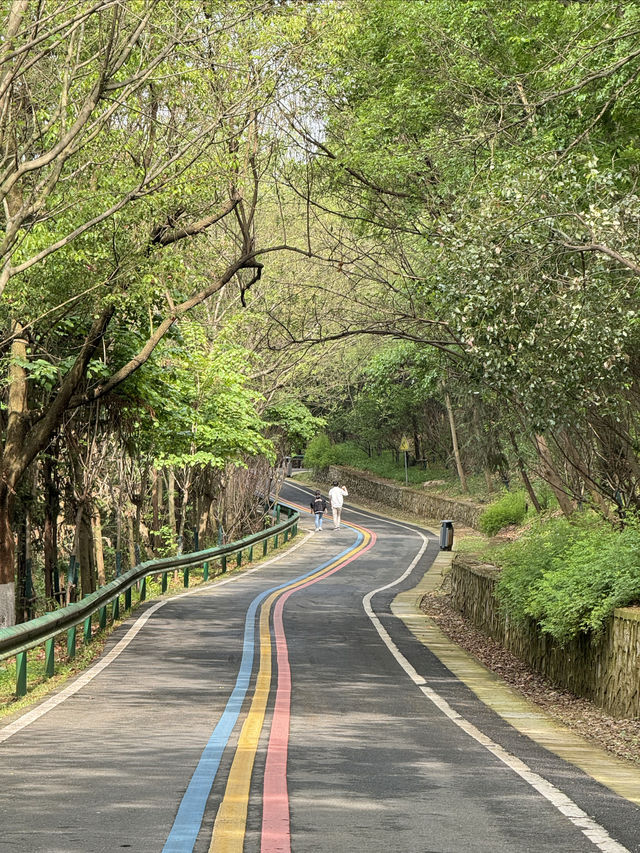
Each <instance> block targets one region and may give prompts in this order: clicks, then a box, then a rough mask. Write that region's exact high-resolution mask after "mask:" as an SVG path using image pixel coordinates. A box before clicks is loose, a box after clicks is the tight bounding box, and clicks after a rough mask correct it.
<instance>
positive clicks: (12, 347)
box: [0, 0, 303, 624]
mask: <svg viewBox="0 0 640 853" xmlns="http://www.w3.org/2000/svg"><path fill="white" fill-rule="evenodd" d="M5 12H6V22H7V27H6V31H7V34H8V36H7V38H6V39H5V40H4V41H3V44H2V49H1V52H0V106H1V107H2V109H1V110H0V141H1V142H2V148H1V149H0V150H2V152H3V159H2V162H1V164H0V166H1V171H0V199H1V200H2V202H3V210H4V222H3V226H4V237H3V239H2V241H1V242H0V293H1V294H2V302H1V303H0V327H1V328H2V329H3V332H4V334H3V338H2V347H3V351H4V353H5V365H6V410H5V412H4V422H3V424H2V427H3V430H2V433H3V445H2V448H1V453H0V624H8V623H11V622H12V621H13V615H12V614H13V598H14V596H13V572H14V536H13V529H12V518H13V512H14V505H15V495H16V490H17V487H18V484H19V483H20V482H21V480H22V478H23V477H24V476H25V473H26V472H27V470H28V469H29V466H30V465H32V463H33V462H34V460H36V459H37V458H38V457H39V454H41V453H42V452H43V451H44V450H45V449H46V448H47V446H48V445H49V443H50V442H51V441H52V440H53V439H54V438H55V436H56V434H57V432H58V430H59V427H60V425H61V423H62V421H63V419H64V417H65V415H66V413H68V412H69V411H73V410H76V409H78V408H80V407H84V406H87V405H93V404H95V403H96V402H97V401H100V400H105V399H106V398H107V397H108V396H109V395H110V394H112V392H114V391H115V389H117V388H119V387H120V386H121V385H122V383H123V382H125V380H127V379H128V378H129V377H131V376H132V375H133V374H134V372H135V371H136V370H138V369H139V368H140V366H141V365H143V364H144V363H145V362H146V361H147V360H148V359H149V358H150V356H151V355H152V353H153V352H154V350H155V349H156V347H157V346H158V344H159V343H160V341H161V340H162V339H163V337H164V336H165V335H166V334H167V332H168V331H169V330H170V329H171V328H172V326H173V325H174V324H175V323H176V322H177V321H178V320H179V319H180V318H181V317H184V316H185V315H186V314H187V313H188V312H190V311H193V310H194V309H196V308H197V307H198V306H200V305H202V304H203V303H204V302H206V300H207V299H209V298H210V297H211V296H212V295H213V294H216V293H219V292H220V291H221V290H223V289H224V288H225V287H226V286H227V285H228V284H229V283H231V282H234V283H235V285H236V286H237V287H238V289H239V291H240V293H241V294H245V293H246V292H247V291H248V290H249V289H250V288H251V286H252V285H253V284H254V283H255V282H256V281H257V280H258V279H259V278H260V274H261V270H262V262H261V261H260V260H259V257H258V256H259V255H260V254H262V255H267V254H268V253H269V251H274V250H275V249H276V248H277V246H274V245H273V244H272V245H270V246H269V245H268V244H263V245H261V246H258V244H257V242H256V225H255V213H256V206H257V204H258V199H259V193H258V187H259V183H260V180H261V176H262V168H261V166H260V160H261V158H266V160H267V161H268V157H269V153H270V152H269V143H268V140H267V139H265V140H264V141H263V140H262V136H261V133H262V125H261V121H262V118H263V116H265V115H266V114H267V113H268V110H269V109H270V108H271V105H273V104H274V102H275V100H276V99H277V97H278V96H279V90H278V80H279V77H280V76H281V74H282V66H283V64H284V63H285V61H286V58H287V55H288V52H289V51H291V50H293V49H294V48H295V47H296V45H295V41H296V38H297V37H303V36H302V35H301V29H300V27H296V26H291V21H295V17H296V15H297V10H296V8H295V7H291V8H289V7H282V8H279V7H271V6H269V5H265V4H264V3H261V2H258V0H255V1H254V0H246V2H239V3H235V4H226V3H222V2H218V0H202V2H197V3H193V2H190V0H185V2H177V3H174V4H171V8H169V7H167V5H166V4H162V3H160V2H158V0H139V2H134V3H129V4H126V5H123V4H122V3H119V2H115V0H95V2H92V3H89V2H87V3H80V4H77V3H75V2H73V3H72V2H70V0H69V2H63V3H52V2H51V3H50V2H44V3H40V4H37V5H35V4H31V3H28V2H22V0H15V2H13V3H10V4H8V5H6V7H5ZM283 32H284V33H288V34H289V36H290V38H289V39H288V40H287V41H286V43H284V46H283V44H282V43H281V39H280V36H281V35H282V33H283ZM296 33H297V34H298V35H296ZM187 242H189V243H190V244H194V243H195V244H196V245H198V246H199V247H200V249H199V252H200V254H201V255H204V254H206V264H204V265H203V266H202V267H200V268H196V267H195V266H192V265H191V264H190V259H191V258H190V256H189V255H186V254H185V253H184V252H183V251H182V247H183V246H184V244H185V243H187ZM202 247H206V251H205V250H203V248H202ZM195 254H196V253H195V252H192V253H191V257H193V256H194V255H195ZM35 294H37V298H36V299H34V295H35ZM243 298H244V297H243Z"/></svg>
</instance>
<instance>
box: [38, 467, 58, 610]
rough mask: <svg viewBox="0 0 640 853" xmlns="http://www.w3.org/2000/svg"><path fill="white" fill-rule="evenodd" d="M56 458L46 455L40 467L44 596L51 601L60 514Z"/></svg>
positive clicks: (56, 566)
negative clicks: (42, 495)
mask: <svg viewBox="0 0 640 853" xmlns="http://www.w3.org/2000/svg"><path fill="white" fill-rule="evenodd" d="M55 459H56V457H55V455H54V454H53V453H51V454H47V455H46V456H45V459H44V463H43V465H42V477H43V480H44V495H45V502H44V533H43V547H44V585H45V595H46V596H47V598H48V599H52V598H53V596H54V594H55V589H54V577H55V573H56V570H57V568H58V514H59V512H60V497H59V493H58V484H57V482H56V479H57V478H56V473H57V472H56V461H55Z"/></svg>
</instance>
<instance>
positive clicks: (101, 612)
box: [98, 604, 107, 631]
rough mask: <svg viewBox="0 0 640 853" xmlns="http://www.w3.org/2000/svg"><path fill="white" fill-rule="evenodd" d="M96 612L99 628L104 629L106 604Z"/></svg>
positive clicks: (105, 625)
mask: <svg viewBox="0 0 640 853" xmlns="http://www.w3.org/2000/svg"><path fill="white" fill-rule="evenodd" d="M98 613H99V616H98V619H99V623H98V624H99V625H100V630H101V631H104V629H105V628H106V627H107V605H106V604H105V605H104V607H101V608H100V610H99V611H98Z"/></svg>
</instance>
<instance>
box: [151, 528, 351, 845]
mask: <svg viewBox="0 0 640 853" xmlns="http://www.w3.org/2000/svg"><path fill="white" fill-rule="evenodd" d="M363 539H364V536H363V534H362V533H360V532H358V535H357V537H356V541H355V542H354V544H353V545H350V546H349V547H348V548H347V549H345V550H344V551H342V552H341V553H340V554H337V555H336V556H334V557H332V558H331V559H330V560H328V561H327V562H326V563H322V565H320V566H316V568H315V569H311V571H309V572H306V573H305V574H304V575H299V576H298V577H297V578H293V579H292V580H289V581H287V582H286V583H282V584H279V585H278V586H274V587H271V589H268V590H266V591H265V592H261V593H260V595H258V596H257V597H256V598H254V599H253V601H252V602H251V604H250V605H249V609H248V610H247V615H246V617H245V623H244V639H243V643H242V658H241V659H240V669H239V672H238V676H237V678H236V683H235V687H234V688H233V691H232V692H231V696H230V697H229V700H228V702H227V704H226V706H225V709H224V711H223V712H222V716H221V717H220V720H219V721H218V724H217V725H216V727H215V729H214V730H213V733H212V734H211V737H210V738H209V741H208V742H207V745H206V746H205V748H204V750H203V752H202V755H201V757H200V761H199V762H198V765H197V767H196V769H195V771H194V773H193V776H192V777H191V781H190V782H189V786H188V787H187V790H186V791H185V793H184V796H183V798H182V802H181V803H180V806H179V808H178V814H177V815H176V819H175V820H174V822H173V826H172V827H171V832H170V833H169V837H168V838H167V840H166V843H165V845H164V847H163V848H162V853H192V851H193V848H194V845H195V843H196V840H197V838H198V833H199V832H200V827H201V825H202V817H203V815H204V810H205V807H206V805H207V800H208V799H209V794H210V793H211V788H212V786H213V782H214V780H215V777H216V773H217V772H218V768H219V766H220V761H221V759H222V754H223V752H224V750H225V747H226V746H227V743H228V742H229V738H230V737H231V732H232V731H233V728H234V726H235V724H236V722H237V720H238V717H239V715H240V711H241V710H242V705H243V702H244V699H245V696H246V695H247V690H248V688H249V682H250V679H251V672H252V670H253V661H254V657H255V653H254V649H255V621H256V612H257V610H258V607H259V606H260V604H261V603H262V602H263V601H264V599H265V598H267V597H268V596H269V595H271V593H272V592H276V591H277V590H279V589H284V588H286V587H288V586H291V584H293V583H297V582H298V581H302V580H304V579H305V578H308V577H310V576H311V575H315V573H316V572H319V571H321V570H322V569H326V568H327V566H330V565H331V564H332V563H335V562H336V560H339V559H340V558H341V557H344V556H346V555H347V554H349V553H350V552H351V551H352V550H353V549H354V548H356V547H357V546H358V545H359V544H360V543H361V542H362V540H363Z"/></svg>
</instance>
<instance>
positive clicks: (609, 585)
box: [496, 514, 640, 643]
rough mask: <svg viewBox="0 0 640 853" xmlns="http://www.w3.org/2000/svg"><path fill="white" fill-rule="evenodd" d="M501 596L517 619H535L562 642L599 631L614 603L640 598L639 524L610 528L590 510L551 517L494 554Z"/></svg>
mask: <svg viewBox="0 0 640 853" xmlns="http://www.w3.org/2000/svg"><path fill="white" fill-rule="evenodd" d="M496 557H497V561H498V562H499V563H500V565H501V566H502V574H501V577H500V581H499V583H498V586H497V595H498V597H499V599H500V601H501V603H502V606H503V607H504V609H505V610H506V611H507V612H508V613H509V615H510V617H512V618H514V619H519V620H524V619H527V618H532V619H534V620H535V621H536V622H537V623H538V624H539V625H540V627H541V628H542V630H543V631H544V632H546V633H548V634H550V635H551V636H552V637H553V638H554V639H555V640H557V641H558V642H560V643H563V642H565V641H566V640H568V639H570V638H571V637H574V636H576V635H577V634H578V633H580V632H589V631H595V632H597V631H600V630H602V628H603V626H604V625H605V623H606V620H607V619H608V618H609V617H610V616H611V614H612V613H613V610H614V609H615V608H616V607H622V606H625V605H629V604H633V603H637V602H639V601H640V572H639V571H638V566H639V565H640V526H639V525H638V523H636V522H633V523H630V524H629V525H628V526H627V527H626V528H625V529H624V530H623V531H622V532H619V531H615V530H612V529H611V528H610V527H609V526H607V525H605V524H603V523H602V522H601V521H598V520H597V519H596V518H595V517H594V516H593V515H592V514H584V515H582V516H580V517H579V518H577V519H575V520H574V521H573V522H569V521H567V520H566V519H557V518H556V519H551V520H548V521H546V522H545V523H540V524H538V525H536V526H534V527H533V529H532V530H531V531H530V532H529V533H528V534H527V535H526V536H525V537H523V539H522V540H520V541H518V542H515V543H512V544H510V545H509V546H505V547H503V548H502V549H500V551H499V552H498V553H497V555H496Z"/></svg>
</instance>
